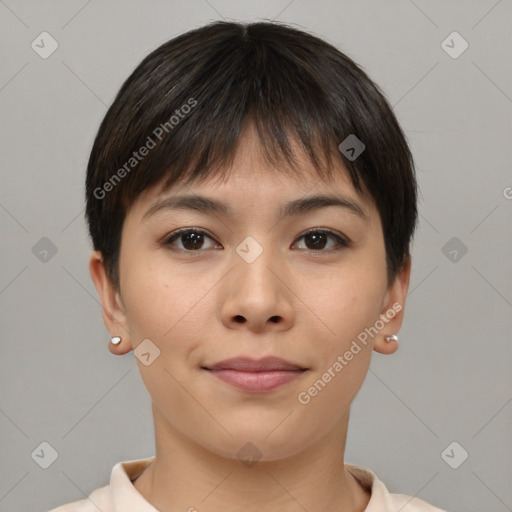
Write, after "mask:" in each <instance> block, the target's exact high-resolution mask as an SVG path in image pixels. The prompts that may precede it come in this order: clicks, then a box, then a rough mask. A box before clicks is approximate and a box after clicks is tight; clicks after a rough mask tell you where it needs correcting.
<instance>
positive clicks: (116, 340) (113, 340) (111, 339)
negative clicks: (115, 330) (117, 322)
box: [110, 336, 121, 345]
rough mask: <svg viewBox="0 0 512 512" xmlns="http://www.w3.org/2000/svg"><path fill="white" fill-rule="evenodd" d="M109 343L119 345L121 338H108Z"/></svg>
mask: <svg viewBox="0 0 512 512" xmlns="http://www.w3.org/2000/svg"><path fill="white" fill-rule="evenodd" d="M110 341H111V343H112V345H119V343H121V336H112V338H110Z"/></svg>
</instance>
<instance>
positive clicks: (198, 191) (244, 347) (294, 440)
mask: <svg viewBox="0 0 512 512" xmlns="http://www.w3.org/2000/svg"><path fill="white" fill-rule="evenodd" d="M302 164H303V171H304V172H303V174H302V175H301V178H300V179H297V178H294V177H290V176H285V175H283V174H281V175H279V174H277V173H276V172H275V171H274V172H273V171H272V169H270V168H269V167H268V166H267V165H266V164H265V163H264V162H263V160H262V159H261V158H260V153H259V149H258V144H257V137H256V135H255V134H254V132H251V131H249V132H247V133H246V135H245V136H244V138H243V139H242V142H241V145H240V147H239V151H238V154H237V158H236V159H235V161H234V163H233V167H232V170H231V174H230V175H229V178H228V179H227V180H225V181H220V180H213V179H212V180H209V181H205V182H202V183H196V184H190V185H187V186H184V185H176V186H175V187H173V188H172V189H170V190H168V191H166V192H165V193H162V192H161V191H160V189H159V187H154V188H152V189H150V190H147V191H146V192H145V193H144V194H143V195H141V196H140V197H139V199H138V201H137V202H136V203H134V205H133V206H132V208H131V209H130V211H129V212H128V214H127V216H126V219H125V223H124V226H123V232H122V244H121V252H120V268H119V270H120V290H119V291H118V292H115V291H113V290H110V292H109V293H111V294H112V296H113V297H114V296H115V300H114V302H115V305H113V306H112V305H111V306H109V308H110V313H111V317H113V318H115V320H116V322H118V323H112V318H110V317H109V318H106V320H105V321H106V324H107V327H108V328H109V330H110V332H111V334H116V333H119V331H120V329H119V325H118V324H122V325H123V326H124V329H125V332H124V333H123V335H124V339H125V340H126V339H128V340H129V341H128V344H129V345H130V344H131V345H130V346H129V347H128V348H127V350H131V349H132V348H133V349H135V353H136V354H137V353H138V352H139V351H142V352H146V353H149V354H150V355H146V356H145V358H146V360H145V361H144V358H141V359H139V358H137V359H136V361H137V365H138V367H139V371H140V374H141V376H142V379H143V381H144V384H145V386H146V387H147V390H148V392H149V394H150V395H151V399H152V402H153V410H154V411H156V412H157V414H156V416H155V422H156V421H158V422H159V423H160V424H159V425H158V426H156V428H157V429H158V428H160V429H161V431H162V430H165V431H167V432H169V433H171V432H174V433H176V434H178V435H181V436H183V435H184V436H186V437H188V438H190V439H191V440H193V441H194V442H196V443H198V444H199V445H201V446H202V447H204V448H206V449H208V450H210V451H211V452H214V453H217V454H219V455H222V456H225V457H230V458H235V457H237V452H238V451H239V450H240V449H241V447H243V446H244V445H245V444H246V443H247V442H248V441H250V442H252V443H253V444H254V445H255V446H256V447H257V448H258V450H259V451H260V452H261V455H260V456H261V457H262V459H263V460H276V459H279V458H284V457H287V456H290V455H293V454H294V453H298V452H299V451H301V450H303V449H304V448H306V447H308V446H312V445H314V444H315V443H318V442H320V440H321V439H324V438H325V436H326V435H327V434H337V433H340V434H341V433H342V431H343V429H345V430H346V424H345V420H346V419H347V418H348V412H349V407H350V404H351V402H352V400H353V399H354V397H355V395H356V393H357V392H358V390H359V388H360V386H361V384H362V382H363V380H364V377H365V375H366V372H367V370H368V366H369V362H370V357H371V353H372V350H373V349H375V350H379V351H381V352H392V351H394V348H392V346H391V345H390V344H388V343H386V342H385V341H384V339H383V338H384V335H386V334H392V333H396V332H397V331H398V330H399V327H400V324H401V320H402V314H403V311H401V312H398V311H397V309H399V308H398V307H396V304H397V303H398V304H399V305H400V306H399V307H403V303H404V302H403V301H404V297H405V293H406V289H407V284H408V272H407V271H404V273H402V274H400V275H399V276H398V277H397V279H396V281H395V283H393V284H392V285H391V286H388V285H387V280H386V254H385V249H384V239H383V233H382V226H381V223H380V218H379V215H378V212H377V210H376V209H375V207H374V205H373V204H372V202H371V201H369V200H368V199H365V198H363V197H362V196H360V195H359V194H358V193H357V192H356V190H355V189H354V188H353V186H352V185H351V183H350V179H349V177H348V173H347V171H346V170H345V169H342V168H340V172H339V175H338V176H337V177H336V179H335V180H333V181H332V182H330V183H326V182H323V181H321V180H320V178H319V177H318V176H317V175H316V174H315V173H314V172H313V171H312V168H310V167H309V166H308V164H307V163H306V160H303V161H302ZM181 195H198V196H203V197H206V198H208V199H211V200H214V201H217V202H220V203H223V204H224V205H225V206H226V207H227V208H228V209H229V211H228V212H224V211H222V210H221V209H217V210H215V211H211V210H208V209H203V208H195V209H193V208H190V207H185V206H183V207H181V208H177V207H176V206H172V205H170V204H169V203H168V204H167V207H166V206H164V205H163V204H162V201H165V200H166V199H169V198H176V197H177V196H181ZM324 195H329V196H331V197H332V196H338V197H339V198H340V199H341V205H335V204H331V205H329V206H325V205H324V206H321V207H319V206H318V202H317V203H316V207H312V203H311V202H309V203H308V202H307V201H306V202H304V201H303V208H302V210H301V209H300V208H295V209H294V210H293V211H291V212H288V214H287V215H282V213H283V210H284V208H285V205H287V204H289V203H292V202H294V201H298V200H306V199H308V198H310V197H312V196H324ZM202 204H203V205H204V202H203V203H202ZM158 205H159V206H158ZM304 205H306V206H304ZM308 205H309V207H308ZM313 206H314V204H313ZM183 230H186V231H183ZM91 269H92V266H91ZM91 272H92V273H93V270H91ZM93 278H94V279H95V283H96V284H97V287H98V289H99V290H100V288H101V287H100V286H99V285H98V283H99V280H98V277H97V274H96V277H95V275H94V273H93ZM103 290H105V288H103ZM103 293H104V295H103V299H104V305H107V304H108V299H107V298H106V297H107V295H108V293H107V292H105V291H103ZM393 304H395V308H393ZM390 311H391V312H390ZM381 315H383V316H381ZM384 316H385V318H384ZM370 328H373V329H374V330H375V329H376V328H377V330H378V331H379V332H378V334H373V333H374V332H375V331H372V330H371V329H370ZM365 329H367V330H366V331H365ZM368 329H370V331H368ZM368 332H370V333H372V334H368ZM365 334H366V336H365ZM143 340H146V341H144V343H145V344H146V345H141V347H140V348H139V350H137V347H138V346H139V344H141V343H142V342H143ZM148 340H149V341H148ZM363 340H365V341H363ZM142 348H144V350H142ZM158 353H159V355H158V356H157V357H156V358H155V355H156V354H158ZM267 356H272V357H277V358H281V359H284V360H286V361H287V362H288V363H291V364H292V365H295V366H296V367H297V368H299V369H300V370H297V368H296V371H288V370H282V371H280V372H278V371H274V372H267V373H266V375H263V376H261V374H260V376H261V378H259V377H258V379H259V380H258V379H256V378H255V374H254V373H253V374H252V375H249V376H248V375H247V373H241V372H236V371H233V370H232V371H231V373H230V372H229V370H227V371H226V370H225V371H224V372H216V371H212V367H213V366H215V365H216V364H217V363H219V362H221V361H225V360H228V359H231V358H235V357H247V358H252V359H260V358H263V357H267ZM145 363H146V364H147V363H149V364H147V365H146V364H145ZM224 366H226V365H224ZM227 366H229V365H227ZM237 378H238V379H239V381H243V384H242V385H245V386H246V387H245V388H241V387H239V385H236V384H234V383H233V382H232V381H229V382H228V381H227V380H224V379H228V380H229V379H237ZM315 383H316V384H315ZM272 384H273V385H274V387H272ZM278 384H279V385H278ZM258 385H259V386H260V387H258Z"/></svg>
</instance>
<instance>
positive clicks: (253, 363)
mask: <svg viewBox="0 0 512 512" xmlns="http://www.w3.org/2000/svg"><path fill="white" fill-rule="evenodd" d="M206 369H208V370H213V371H215V370H237V371H240V372H269V371H278V370H282V371H298V370H307V368H303V367H301V366H298V365H296V364H294V363H291V362H289V361H286V360H284V359H281V358H279V357H264V358H262V359H251V358H248V357H234V358H232V359H226V360H225V361H221V362H220V363H216V364H214V365H212V366H208V367H206Z"/></svg>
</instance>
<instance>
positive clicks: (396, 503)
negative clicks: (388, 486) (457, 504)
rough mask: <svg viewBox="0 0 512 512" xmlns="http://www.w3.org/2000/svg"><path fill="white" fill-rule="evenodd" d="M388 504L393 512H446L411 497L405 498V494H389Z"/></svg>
mask: <svg viewBox="0 0 512 512" xmlns="http://www.w3.org/2000/svg"><path fill="white" fill-rule="evenodd" d="M389 497H390V504H391V506H392V507H393V509H394V510H400V512H446V510H443V509H440V508H437V507H435V506H434V505H431V504H430V503H427V502H426V501H423V500H421V499H419V498H415V497H413V496H406V495H405V494H393V493H390V494H389Z"/></svg>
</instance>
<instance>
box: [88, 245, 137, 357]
mask: <svg viewBox="0 0 512 512" xmlns="http://www.w3.org/2000/svg"><path fill="white" fill-rule="evenodd" d="M89 272H90V274H91V278H92V280H93V282H94V286H95V287H96V291H97V292H98V296H99V299H100V301H101V306H102V311H103V322H104V324H105V327H106V328H107V330H108V331H109V332H110V334H111V336H119V337H121V339H122V342H121V343H119V344H117V345H116V344H113V343H110V342H109V350H110V352H112V353H113V354H122V353H126V352H128V351H129V350H131V349H132V346H131V344H130V342H129V333H128V330H127V328H126V317H125V313H124V308H123V307H122V301H121V298H120V295H119V292H118V291H117V290H116V289H115V287H114V286H113V284H112V282H111V281H110V279H109V278H108V276H107V271H106V268H105V264H104V262H103V255H102V254H101V252H100V251H93V252H92V254H91V258H90V260H89ZM125 348H126V350H125Z"/></svg>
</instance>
